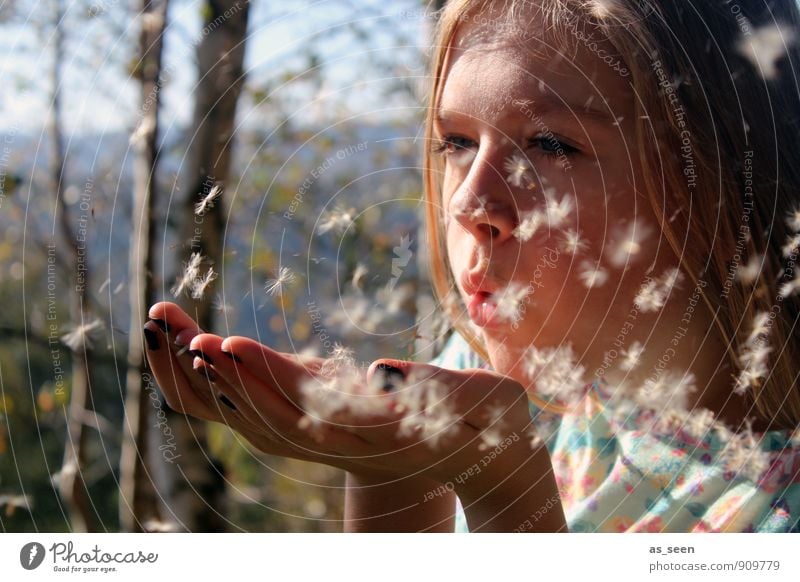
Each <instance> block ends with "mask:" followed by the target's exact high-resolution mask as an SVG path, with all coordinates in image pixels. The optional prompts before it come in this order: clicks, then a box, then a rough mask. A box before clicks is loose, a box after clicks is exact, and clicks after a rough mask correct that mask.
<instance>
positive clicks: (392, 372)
mask: <svg viewBox="0 0 800 582" xmlns="http://www.w3.org/2000/svg"><path fill="white" fill-rule="evenodd" d="M375 370H376V371H377V372H379V373H381V374H383V386H381V389H382V390H383V391H384V392H391V391H393V390H394V389H395V388H397V386H398V385H399V384H402V383H403V380H405V378H406V376H405V374H403V371H402V370H401V369H400V368H395V367H394V366H390V365H389V364H378V365H377V366H376V367H375Z"/></svg>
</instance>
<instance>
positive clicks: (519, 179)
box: [505, 153, 531, 188]
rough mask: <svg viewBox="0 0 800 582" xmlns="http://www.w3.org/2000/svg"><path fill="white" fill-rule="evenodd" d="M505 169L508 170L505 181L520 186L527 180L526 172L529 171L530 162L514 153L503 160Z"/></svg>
mask: <svg viewBox="0 0 800 582" xmlns="http://www.w3.org/2000/svg"><path fill="white" fill-rule="evenodd" d="M505 170H506V172H508V177H507V178H506V181H507V182H508V183H509V184H511V185H513V186H516V187H517V188H521V187H522V186H523V185H524V184H525V182H526V181H527V180H526V178H527V175H528V172H530V171H531V163H530V161H528V160H527V159H525V158H524V157H522V156H521V155H519V154H517V153H514V154H512V155H511V156H510V157H508V158H507V159H506V161H505Z"/></svg>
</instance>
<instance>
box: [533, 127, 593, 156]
mask: <svg viewBox="0 0 800 582" xmlns="http://www.w3.org/2000/svg"><path fill="white" fill-rule="evenodd" d="M528 147H538V148H539V149H540V150H541V152H542V155H544V156H546V157H551V158H559V157H562V156H565V157H571V156H574V155H576V154H579V153H580V150H579V149H577V148H574V147H572V146H571V145H569V144H568V143H565V142H563V141H561V140H560V139H559V138H557V137H556V136H554V135H553V134H552V133H551V134H545V135H538V136H536V137H534V138H532V139H530V140H528Z"/></svg>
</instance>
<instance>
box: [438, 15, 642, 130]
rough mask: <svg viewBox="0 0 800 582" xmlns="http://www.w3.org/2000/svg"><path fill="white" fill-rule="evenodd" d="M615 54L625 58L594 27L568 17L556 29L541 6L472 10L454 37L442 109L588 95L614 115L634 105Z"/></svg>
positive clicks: (476, 109) (482, 108) (580, 99)
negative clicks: (511, 12)
mask: <svg viewBox="0 0 800 582" xmlns="http://www.w3.org/2000/svg"><path fill="white" fill-rule="evenodd" d="M604 59H605V60H604ZM615 60H618V61H619V63H622V59H621V57H620V56H618V55H617V51H616V49H615V48H614V46H613V45H612V44H611V43H610V42H609V41H608V40H606V39H605V38H603V37H602V36H601V34H600V33H599V32H598V31H597V30H596V29H592V28H589V27H586V28H584V27H583V25H582V24H581V25H574V24H573V25H571V24H569V23H567V24H566V25H565V26H564V27H562V28H561V29H559V32H557V31H556V30H554V29H553V28H552V27H551V26H550V25H549V24H548V23H547V22H546V21H545V20H544V18H543V17H542V15H541V14H540V13H539V12H538V10H536V9H531V8H528V9H526V10H524V11H523V12H521V13H518V14H515V15H513V16H511V15H509V14H507V13H504V12H500V11H498V10H497V9H489V10H487V11H485V12H482V13H477V14H472V15H467V16H464V17H463V18H462V19H461V22H460V23H459V26H458V30H457V33H456V35H455V37H454V38H453V40H452V42H451V45H450V49H449V55H448V62H447V66H446V69H445V83H444V88H443V93H442V97H441V100H440V109H441V112H446V111H448V110H454V111H469V113H470V114H472V115H480V116H487V115H492V114H498V113H499V110H500V109H505V108H507V107H508V106H509V105H511V104H513V103H516V102H518V101H519V100H524V101H529V102H530V103H531V104H532V105H534V106H536V105H537V101H539V102H541V103H542V104H543V105H554V104H555V105H559V104H560V105H561V106H562V107H568V108H573V107H575V106H576V105H581V106H583V105H585V104H587V103H589V104H593V105H592V107H590V109H593V110H594V111H595V112H597V113H601V112H603V111H604V112H605V113H607V114H608V116H609V118H610V119H612V120H613V119H614V117H619V116H625V115H626V114H628V113H629V112H631V111H632V109H633V96H632V95H633V94H632V91H631V89H630V84H629V80H628V79H627V78H626V77H623V76H621V75H620V74H619V72H618V71H615V70H614V69H613V68H612V66H610V64H609V63H612V64H613V63H614V62H615ZM622 66H624V64H622ZM576 113H577V112H576Z"/></svg>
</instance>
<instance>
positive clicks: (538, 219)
mask: <svg viewBox="0 0 800 582" xmlns="http://www.w3.org/2000/svg"><path fill="white" fill-rule="evenodd" d="M543 223H544V215H543V214H542V212H541V211H540V210H532V211H530V212H528V213H527V214H525V215H524V217H523V219H522V221H520V223H519V224H518V225H517V226H516V228H515V229H514V230H513V231H512V233H511V234H513V235H514V236H515V237H516V238H517V240H519V242H521V243H525V242H528V241H529V240H530V239H531V238H532V237H533V235H534V234H536V231H538V230H539V227H541V226H542V224H543Z"/></svg>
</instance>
